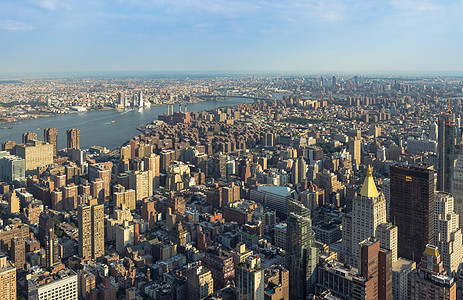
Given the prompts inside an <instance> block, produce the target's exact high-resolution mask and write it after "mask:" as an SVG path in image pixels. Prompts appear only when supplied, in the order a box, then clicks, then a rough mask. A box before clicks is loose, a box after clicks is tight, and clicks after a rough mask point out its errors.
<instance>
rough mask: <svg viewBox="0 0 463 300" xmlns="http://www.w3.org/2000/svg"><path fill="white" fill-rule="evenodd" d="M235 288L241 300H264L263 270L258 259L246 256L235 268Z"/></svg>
mask: <svg viewBox="0 0 463 300" xmlns="http://www.w3.org/2000/svg"><path fill="white" fill-rule="evenodd" d="M236 287H237V288H238V289H239V291H240V296H241V297H242V299H249V300H263V299H264V270H263V269H262V267H261V262H260V258H259V257H255V256H252V255H251V256H248V257H246V259H245V261H244V263H240V264H238V265H237V266H236Z"/></svg>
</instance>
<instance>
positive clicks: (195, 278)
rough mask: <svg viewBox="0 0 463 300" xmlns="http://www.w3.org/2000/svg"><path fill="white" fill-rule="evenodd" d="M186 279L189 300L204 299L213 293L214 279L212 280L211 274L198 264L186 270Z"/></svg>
mask: <svg viewBox="0 0 463 300" xmlns="http://www.w3.org/2000/svg"><path fill="white" fill-rule="evenodd" d="M186 277H187V294H188V298H189V299H192V300H200V299H205V298H206V297H208V296H210V295H211V294H212V293H213V292H214V279H213V278H212V273H211V271H210V270H209V269H207V268H206V267H204V266H202V265H201V264H200V263H198V264H196V265H194V266H191V267H190V268H188V269H187V271H186Z"/></svg>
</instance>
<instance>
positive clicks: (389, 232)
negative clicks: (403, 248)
mask: <svg viewBox="0 0 463 300" xmlns="http://www.w3.org/2000/svg"><path fill="white" fill-rule="evenodd" d="M397 235H398V229H397V226H395V225H392V223H383V224H379V225H378V227H376V237H377V238H378V239H379V241H380V243H381V248H384V249H389V250H391V252H392V263H394V262H395V261H396V260H397Z"/></svg>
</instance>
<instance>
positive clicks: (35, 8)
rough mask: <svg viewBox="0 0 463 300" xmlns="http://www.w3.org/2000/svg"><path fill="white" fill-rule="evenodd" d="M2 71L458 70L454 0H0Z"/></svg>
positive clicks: (458, 10)
mask: <svg viewBox="0 0 463 300" xmlns="http://www.w3.org/2000/svg"><path fill="white" fill-rule="evenodd" d="M1 5H2V8H3V9H2V12H0V39H1V40H2V41H4V43H5V45H7V47H2V49H1V50H0V55H1V57H2V59H0V65H1V66H2V68H1V69H2V73H7V74H9V73H22V74H23V73H66V72H95V71H97V72H120V71H131V72H143V71H148V72H179V71H188V70H190V71H200V72H204V71H209V72H304V73H305V72H309V73H313V72H360V73H369V72H370V73H378V72H386V73H388V72H391V73H400V72H410V73H428V72H429V73H432V74H435V73H438V72H442V73H449V74H455V73H458V74H461V70H463V68H462V67H463V62H461V60H460V59H459V51H458V49H460V48H461V46H462V42H461V39H458V38H457V37H458V36H459V34H461V31H462V29H463V26H462V25H463V21H462V20H463V19H462V18H461V13H462V11H463V6H462V3H461V1H446V2H445V3H442V2H438V1H414V0H408V1H395V0H393V1H384V2H383V1H355V2H354V1H329V2H320V1H298V0H291V1H289V2H285V3H284V4H283V3H281V2H276V1H254V2H252V3H250V2H246V1H232V2H223V1H212V0H211V1H160V0H159V1H158V0H153V1H140V0H132V1H117V2H115V3H108V2H106V1H80V2H79V3H78V4H77V3H75V2H72V1H56V0H43V1H35V0H31V1H21V2H19V3H17V2H7V1H2V4H1Z"/></svg>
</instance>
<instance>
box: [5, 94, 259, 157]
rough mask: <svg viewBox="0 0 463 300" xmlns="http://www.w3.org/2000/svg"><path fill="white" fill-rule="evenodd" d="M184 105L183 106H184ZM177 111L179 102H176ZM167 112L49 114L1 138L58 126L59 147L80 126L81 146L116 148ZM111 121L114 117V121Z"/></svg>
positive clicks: (195, 106) (220, 103) (203, 106)
mask: <svg viewBox="0 0 463 300" xmlns="http://www.w3.org/2000/svg"><path fill="white" fill-rule="evenodd" d="M251 102H253V100H252V99H247V98H239V97H234V98H229V99H223V100H217V101H204V102H198V103H192V104H188V105H187V107H188V111H189V112H192V111H202V110H211V109H215V108H219V107H224V106H235V105H238V104H241V103H251ZM183 107H184V106H183V105H182V109H183ZM174 109H175V110H176V111H178V105H174ZM166 112H167V106H165V105H163V106H152V107H151V108H147V109H144V110H143V111H141V112H138V110H137V109H134V110H126V111H116V110H114V109H110V110H99V111H89V112H82V113H75V114H66V115H59V116H56V117H49V118H38V119H30V120H24V121H21V122H20V123H18V124H7V125H5V126H8V127H10V126H11V127H12V128H11V129H0V142H1V143H3V142H6V141H16V142H18V143H20V142H21V139H22V134H23V133H24V132H27V131H33V132H37V137H38V139H40V140H42V139H43V129H44V128H48V127H54V128H57V129H58V147H59V148H60V149H62V148H65V147H66V130H68V129H69V128H78V129H80V146H81V148H89V147H91V146H95V145H98V146H103V147H107V148H110V149H114V148H116V147H118V146H120V145H121V144H123V143H125V142H126V141H128V140H129V139H131V138H132V137H135V136H137V135H139V134H140V132H139V131H138V130H137V129H136V127H137V126H138V125H140V124H144V123H150V122H152V121H153V120H157V118H158V115H161V114H164V113H166ZM112 121H115V122H114V123H112Z"/></svg>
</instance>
